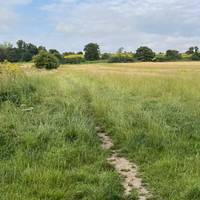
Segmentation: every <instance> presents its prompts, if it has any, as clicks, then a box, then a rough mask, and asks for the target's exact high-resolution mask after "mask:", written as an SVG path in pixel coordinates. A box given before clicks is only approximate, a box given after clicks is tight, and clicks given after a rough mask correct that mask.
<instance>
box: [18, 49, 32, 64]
mask: <svg viewBox="0 0 200 200" xmlns="http://www.w3.org/2000/svg"><path fill="white" fill-rule="evenodd" d="M32 58H33V55H32V54H31V52H29V51H24V52H23V53H22V54H21V61H24V62H29V61H31V60H32Z"/></svg>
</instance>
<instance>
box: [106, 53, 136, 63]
mask: <svg viewBox="0 0 200 200" xmlns="http://www.w3.org/2000/svg"><path fill="white" fill-rule="evenodd" d="M134 61H135V59H134V56H133V54H131V53H117V54H113V55H112V56H111V57H110V59H109V60H108V62H110V63H127V62H134Z"/></svg>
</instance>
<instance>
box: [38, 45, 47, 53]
mask: <svg viewBox="0 0 200 200" xmlns="http://www.w3.org/2000/svg"><path fill="white" fill-rule="evenodd" d="M40 51H47V49H46V47H43V46H39V47H38V52H40Z"/></svg>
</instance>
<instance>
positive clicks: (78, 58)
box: [64, 54, 85, 64]
mask: <svg viewBox="0 0 200 200" xmlns="http://www.w3.org/2000/svg"><path fill="white" fill-rule="evenodd" d="M81 62H85V58H84V55H81V54H73V55H68V56H65V57H64V63H66V64H79V63H81Z"/></svg>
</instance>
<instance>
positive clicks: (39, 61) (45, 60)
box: [33, 51, 60, 69]
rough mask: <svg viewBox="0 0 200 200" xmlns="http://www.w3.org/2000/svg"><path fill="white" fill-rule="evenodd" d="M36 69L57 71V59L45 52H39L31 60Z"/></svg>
mask: <svg viewBox="0 0 200 200" xmlns="http://www.w3.org/2000/svg"><path fill="white" fill-rule="evenodd" d="M33 61H34V63H35V66H36V67H37V68H40V69H41V68H45V69H57V68H58V67H59V65H60V63H59V60H58V58H57V57H56V56H55V55H53V54H51V53H48V52H46V51H40V53H39V54H38V55H36V56H35V57H34V58H33Z"/></svg>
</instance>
